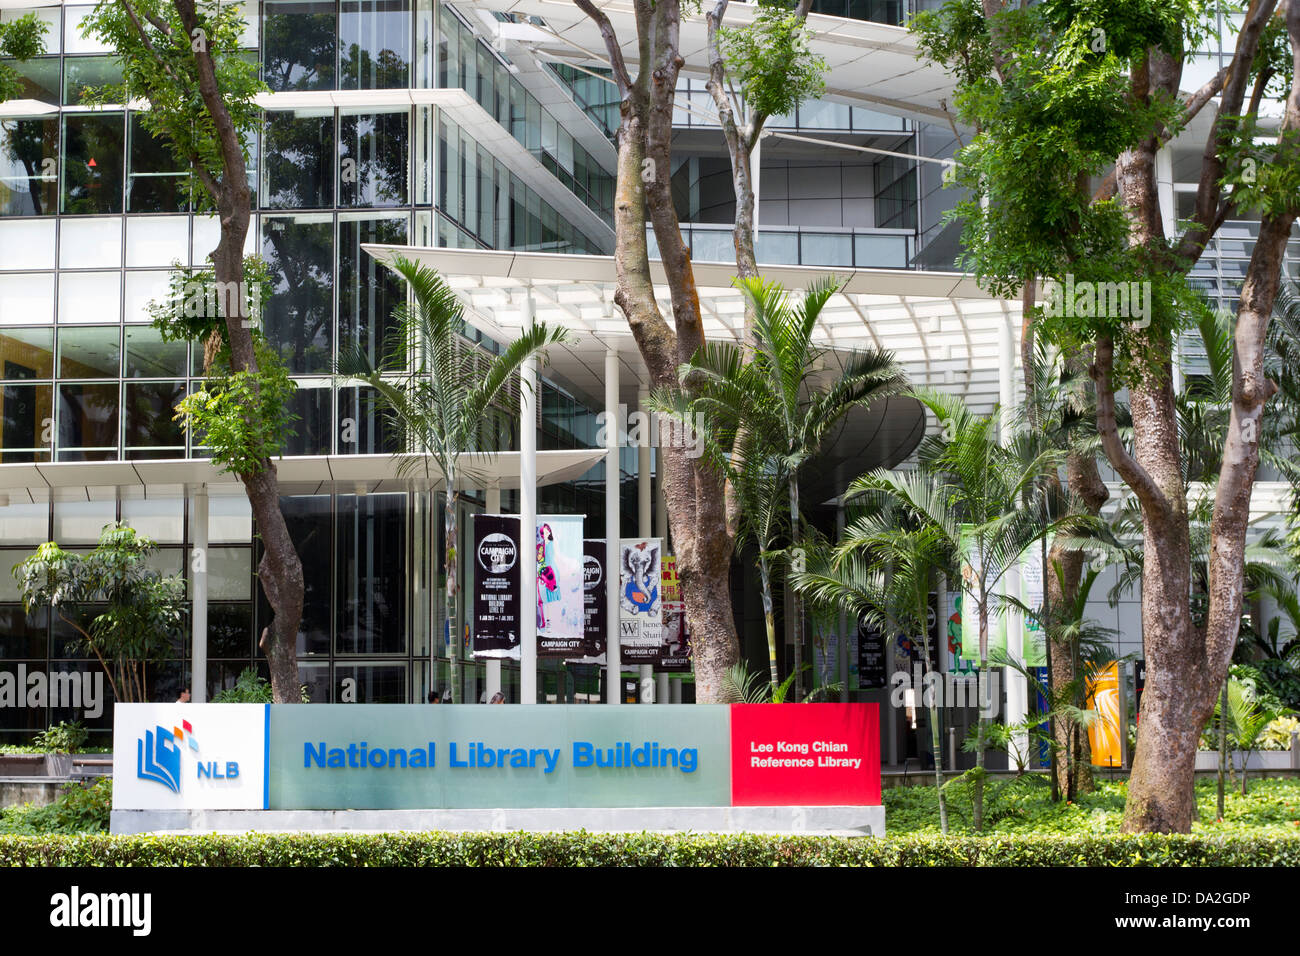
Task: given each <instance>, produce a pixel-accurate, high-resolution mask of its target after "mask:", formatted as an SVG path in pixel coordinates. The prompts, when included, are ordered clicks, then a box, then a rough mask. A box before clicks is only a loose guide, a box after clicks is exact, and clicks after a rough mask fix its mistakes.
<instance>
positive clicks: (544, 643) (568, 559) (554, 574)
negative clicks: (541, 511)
mask: <svg viewBox="0 0 1300 956" xmlns="http://www.w3.org/2000/svg"><path fill="white" fill-rule="evenodd" d="M582 523H583V516H582V515H539V516H538V518H537V533H536V536H535V537H536V544H537V595H536V601H537V604H536V612H537V656H538V657H573V656H574V655H575V654H580V653H581V652H582V644H583V625H584V612H583V589H582V582H583V560H582Z"/></svg>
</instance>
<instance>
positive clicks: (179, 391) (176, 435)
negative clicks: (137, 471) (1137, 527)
mask: <svg viewBox="0 0 1300 956" xmlns="http://www.w3.org/2000/svg"><path fill="white" fill-rule="evenodd" d="M122 397H123V404H124V405H125V406H126V433H125V436H124V437H125V441H124V443H123V444H124V445H125V446H126V449H127V453H126V457H128V458H136V459H140V458H184V457H185V432H184V430H183V429H182V428H181V423H180V422H179V421H176V420H175V415H176V406H177V405H179V404H180V402H181V399H183V398H184V397H185V383H184V382H126V383H125V384H124V385H123V386H122Z"/></svg>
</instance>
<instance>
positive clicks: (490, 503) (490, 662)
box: [484, 486, 522, 700]
mask: <svg viewBox="0 0 1300 956" xmlns="http://www.w3.org/2000/svg"><path fill="white" fill-rule="evenodd" d="M484 510H485V511H486V513H487V514H490V515H499V514H500V513H501V488H500V487H499V486H498V487H496V488H488V489H487V505H486V507H485V509H484ZM521 551H522V549H521ZM486 663H487V667H486V668H485V671H484V677H485V679H486V684H487V696H488V700H491V699H492V695H493V694H496V693H498V692H499V691H500V690H501V658H499V657H489V658H488V659H487V661H486Z"/></svg>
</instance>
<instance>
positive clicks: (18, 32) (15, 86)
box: [0, 13, 49, 103]
mask: <svg viewBox="0 0 1300 956" xmlns="http://www.w3.org/2000/svg"><path fill="white" fill-rule="evenodd" d="M48 32H49V24H47V23H45V22H44V21H42V20H39V19H37V17H36V14H35V13H25V14H23V15H22V16H21V17H15V18H14V19H12V20H5V21H4V22H0V57H5V58H6V59H3V60H0V103H2V102H4V101H5V100H18V99H23V98H24V93H25V90H26V86H25V84H24V82H23V77H22V75H21V74H20V73H19V72H18V70H16V69H15V68H14V65H13V63H12V62H10V60H9V58H12V60H15V61H17V62H19V63H22V62H24V61H25V60H30V59H31V58H32V57H34V56H40V55H41V54H42V53H44V52H45V34H46V33H48Z"/></svg>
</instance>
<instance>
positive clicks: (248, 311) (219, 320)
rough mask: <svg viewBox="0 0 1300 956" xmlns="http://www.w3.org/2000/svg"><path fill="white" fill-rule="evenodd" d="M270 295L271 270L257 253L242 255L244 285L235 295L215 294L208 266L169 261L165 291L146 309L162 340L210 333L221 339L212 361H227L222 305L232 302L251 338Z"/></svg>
mask: <svg viewBox="0 0 1300 956" xmlns="http://www.w3.org/2000/svg"><path fill="white" fill-rule="evenodd" d="M270 297H271V273H270V270H269V269H268V268H267V265H266V261H265V260H264V259H262V258H261V257H260V256H246V257H245V258H244V288H243V289H241V290H239V291H238V294H237V298H233V299H232V297H231V296H226V295H220V294H218V289H217V280H216V275H215V274H214V272H213V270H212V268H211V267H208V268H205V269H191V268H187V267H186V266H185V265H184V264H182V263H181V262H179V261H177V262H173V263H172V272H171V275H170V276H168V278H167V295H166V296H164V297H163V298H162V299H155V300H153V301H152V302H150V303H149V306H148V313H149V317H150V318H151V319H152V324H153V327H154V328H155V329H157V330H158V331H159V332H161V333H162V338H163V341H164V342H178V341H183V342H206V341H207V339H208V337H209V336H211V335H213V334H214V333H215V334H216V335H217V336H218V337H219V339H220V341H221V349H220V350H219V351H218V353H217V356H216V361H215V362H214V364H217V363H221V364H225V365H229V362H230V331H229V329H228V328H227V327H226V322H225V315H224V311H225V307H226V306H227V305H235V307H236V309H238V310H241V311H240V312H239V314H240V315H242V316H243V317H245V318H246V319H247V321H248V324H249V327H250V329H251V330H252V332H253V338H254V339H257V338H259V337H260V335H261V317H262V314H263V310H264V308H265V306H266V303H267V300H269V299H270Z"/></svg>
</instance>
